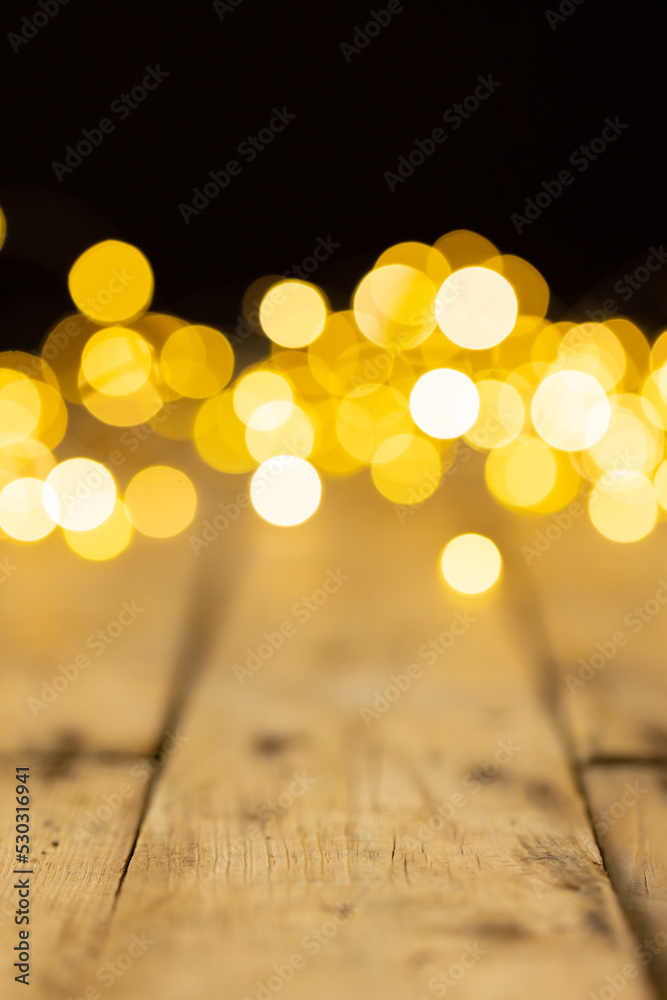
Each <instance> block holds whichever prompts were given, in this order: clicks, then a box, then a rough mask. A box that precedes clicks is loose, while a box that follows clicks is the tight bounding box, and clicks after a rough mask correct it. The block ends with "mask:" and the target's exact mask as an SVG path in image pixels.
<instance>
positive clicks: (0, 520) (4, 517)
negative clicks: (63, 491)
mask: <svg viewBox="0 0 667 1000" xmlns="http://www.w3.org/2000/svg"><path fill="white" fill-rule="evenodd" d="M49 492H50V487H49V486H48V485H46V484H45V483H44V482H42V480H41V479H32V478H29V477H27V478H25V479H14V480H13V481H12V482H11V483H7V485H6V486H5V487H4V489H3V490H2V492H0V528H2V530H3V531H4V532H6V533H7V534H8V535H9V536H10V538H15V539H17V541H21V542H36V541H39V540H40V539H42V538H45V537H46V536H47V535H48V534H50V533H51V532H52V531H53V529H54V528H55V526H56V521H55V519H54V518H53V517H52V516H51V514H50V513H49V511H48V510H47V500H48V499H49V497H48V494H49ZM50 500H51V502H50V503H49V504H48V506H50V507H52V506H53V500H54V498H53V497H51V498H50Z"/></svg>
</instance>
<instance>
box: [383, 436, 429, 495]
mask: <svg viewBox="0 0 667 1000" xmlns="http://www.w3.org/2000/svg"><path fill="white" fill-rule="evenodd" d="M371 474H372V476H373V482H374V483H375V486H376V487H377V489H378V491H379V492H380V493H381V494H382V496H384V497H386V498H387V499H388V500H392V501H393V502H394V503H400V504H416V503H422V502H423V501H424V500H425V499H426V498H427V497H430V496H431V494H432V493H434V492H435V491H436V490H437V488H438V486H439V485H440V480H441V477H442V460H441V458H440V455H439V454H438V452H437V451H436V449H435V448H434V447H433V445H432V444H431V442H430V441H427V440H426V439H425V438H422V437H419V436H417V435H416V434H398V435H396V436H395V437H391V438H387V440H386V441H383V442H382V444H381V445H380V447H379V448H378V449H377V451H376V452H375V455H374V456H373V462H372V465H371Z"/></svg>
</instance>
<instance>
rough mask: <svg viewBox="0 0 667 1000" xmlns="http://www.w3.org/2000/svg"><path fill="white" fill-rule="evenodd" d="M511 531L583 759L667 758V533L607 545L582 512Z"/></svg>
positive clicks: (530, 607) (518, 524)
mask: <svg viewBox="0 0 667 1000" xmlns="http://www.w3.org/2000/svg"><path fill="white" fill-rule="evenodd" d="M579 509H581V510H583V503H582V504H579ZM561 523H563V524H564V523H566V521H562V522H561ZM510 530H511V532H512V538H513V545H512V549H511V553H510V554H511V556H512V557H513V558H514V559H515V560H516V562H517V564H520V565H521V566H522V567H523V568H524V569H525V571H526V572H527V575H528V579H529V587H528V597H527V601H526V608H525V613H526V618H527V619H530V620H531V621H532V624H533V627H535V624H536V622H537V628H538V629H539V630H540V631H541V633H542V641H543V658H544V659H548V660H549V661H550V665H551V666H552V667H554V668H555V671H554V677H555V684H554V688H553V692H552V694H553V696H554V698H555V699H558V701H559V703H560V706H561V710H562V713H563V717H564V718H566V719H567V723H568V726H569V728H570V730H571V733H572V738H573V741H574V744H575V747H576V753H577V755H578V757H579V759H580V760H582V761H587V760H591V759H597V758H604V759H608V758H626V757H630V758H638V759H647V758H648V759H653V758H658V759H660V758H667V671H666V670H665V642H666V640H667V560H666V559H665V553H666V552H667V536H666V531H667V529H666V528H665V526H664V525H658V528H657V529H656V530H655V531H654V532H652V533H651V535H650V536H649V537H648V538H646V539H644V540H643V541H641V542H637V543H635V544H631V545H619V544H616V543H613V542H610V541H608V540H607V539H605V538H603V537H602V536H601V535H599V534H598V533H597V532H596V531H595V530H594V529H593V528H592V527H591V525H590V523H589V522H588V517H587V515H586V514H584V513H581V514H579V515H578V516H576V517H573V518H572V517H571V518H570V524H569V526H566V527H565V528H564V529H562V528H560V527H559V525H558V522H557V520H556V519H555V518H543V519H540V520H536V521H533V520H526V519H519V518H515V519H513V521H512V524H511V526H510ZM547 531H548V532H549V535H550V538H553V541H550V539H549V538H547V537H546V532H547ZM545 538H546V542H545ZM538 545H541V547H542V551H539V549H538Z"/></svg>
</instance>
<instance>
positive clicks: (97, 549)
mask: <svg viewBox="0 0 667 1000" xmlns="http://www.w3.org/2000/svg"><path fill="white" fill-rule="evenodd" d="M131 538H132V523H131V521H130V518H129V515H128V513H127V508H126V507H125V504H124V503H123V501H122V500H118V499H116V502H115V504H114V508H113V510H112V512H111V514H110V515H109V517H108V518H107V519H106V521H104V522H103V523H102V524H100V525H98V526H97V528H92V529H91V530H90V531H65V540H66V541H67V544H68V545H69V547H70V548H71V549H72V551H73V552H76V554H77V555H79V556H82V557H83V558H84V559H92V560H94V561H96V562H100V561H102V560H104V559H113V557H114V556H117V555H119V554H120V553H121V552H123V551H124V549H126V548H127V546H128V545H129V543H130V539H131Z"/></svg>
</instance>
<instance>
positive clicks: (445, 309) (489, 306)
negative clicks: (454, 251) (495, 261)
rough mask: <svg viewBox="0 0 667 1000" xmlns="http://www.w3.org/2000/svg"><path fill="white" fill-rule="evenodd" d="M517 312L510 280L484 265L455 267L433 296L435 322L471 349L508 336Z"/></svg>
mask: <svg viewBox="0 0 667 1000" xmlns="http://www.w3.org/2000/svg"><path fill="white" fill-rule="evenodd" d="M517 314H518V305H517V300H516V295H515V294H514V289H513V288H512V286H511V284H510V283H509V281H507V279H506V278H504V277H503V276H502V275H501V274H498V273H497V272H496V271H492V270H490V269H488V268H485V267H465V268H463V269H462V270H460V271H454V273H453V274H451V275H450V276H449V277H448V278H447V279H446V280H445V281H444V282H443V284H442V287H441V288H440V290H439V292H438V296H437V300H436V316H437V320H438V326H439V327H440V329H441V330H442V332H443V333H444V334H445V336H446V337H448V338H449V340H451V341H452V342H453V343H455V344H458V346H459V347H465V348H466V349H467V350H470V351H483V350H486V349H487V348H489V347H495V345H496V344H499V343H500V342H501V341H502V340H504V339H505V337H508V336H509V335H510V333H511V332H512V329H513V327H514V324H515V323H516V318H517Z"/></svg>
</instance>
